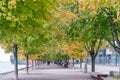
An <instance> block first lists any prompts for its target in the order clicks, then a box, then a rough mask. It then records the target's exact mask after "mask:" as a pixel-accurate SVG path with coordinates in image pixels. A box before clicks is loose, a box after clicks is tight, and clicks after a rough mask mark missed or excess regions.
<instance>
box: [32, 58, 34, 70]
mask: <svg viewBox="0 0 120 80" xmlns="http://www.w3.org/2000/svg"><path fill="white" fill-rule="evenodd" d="M33 66H34V65H33V59H32V69H33Z"/></svg>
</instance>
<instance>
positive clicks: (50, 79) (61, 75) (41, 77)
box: [2, 64, 92, 80]
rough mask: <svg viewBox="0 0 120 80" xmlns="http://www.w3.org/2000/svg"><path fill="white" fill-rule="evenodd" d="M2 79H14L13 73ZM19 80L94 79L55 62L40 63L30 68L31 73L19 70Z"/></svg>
mask: <svg viewBox="0 0 120 80" xmlns="http://www.w3.org/2000/svg"><path fill="white" fill-rule="evenodd" d="M2 80H14V76H13V75H12V74H11V75H9V76H8V77H6V78H4V79H2ZM19 80H92V79H91V78H90V76H89V75H87V74H84V73H83V72H80V71H79V70H73V69H68V68H61V67H58V66H56V65H54V64H52V65H50V66H45V65H40V67H39V68H36V69H30V72H29V75H27V74H26V72H25V71H24V70H23V71H20V72H19Z"/></svg>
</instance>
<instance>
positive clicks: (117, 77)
mask: <svg viewBox="0 0 120 80" xmlns="http://www.w3.org/2000/svg"><path fill="white" fill-rule="evenodd" d="M112 77H113V78H115V79H120V76H112Z"/></svg>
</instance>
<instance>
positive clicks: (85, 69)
mask: <svg viewBox="0 0 120 80" xmlns="http://www.w3.org/2000/svg"><path fill="white" fill-rule="evenodd" d="M84 73H87V53H86V54H85V65H84Z"/></svg>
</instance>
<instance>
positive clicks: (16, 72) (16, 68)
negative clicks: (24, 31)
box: [13, 44, 18, 80]
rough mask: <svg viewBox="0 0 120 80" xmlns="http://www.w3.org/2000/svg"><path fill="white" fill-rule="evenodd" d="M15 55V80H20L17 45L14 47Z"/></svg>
mask: <svg viewBox="0 0 120 80" xmlns="http://www.w3.org/2000/svg"><path fill="white" fill-rule="evenodd" d="M13 54H14V66H15V67H14V68H15V80H18V59H17V44H14V46H13Z"/></svg>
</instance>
